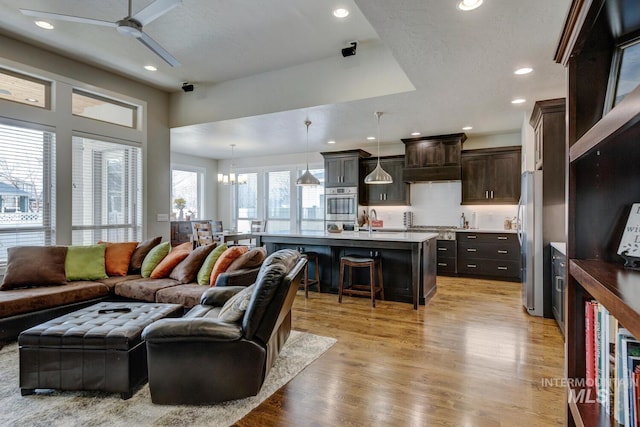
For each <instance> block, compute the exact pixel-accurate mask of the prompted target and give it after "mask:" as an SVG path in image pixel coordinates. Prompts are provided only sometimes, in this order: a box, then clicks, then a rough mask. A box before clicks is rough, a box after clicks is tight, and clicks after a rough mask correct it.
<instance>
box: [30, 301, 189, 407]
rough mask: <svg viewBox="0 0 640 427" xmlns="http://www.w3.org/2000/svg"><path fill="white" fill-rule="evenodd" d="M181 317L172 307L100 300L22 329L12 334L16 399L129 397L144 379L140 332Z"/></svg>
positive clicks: (144, 356) (178, 308) (177, 308)
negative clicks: (54, 394) (84, 394)
mask: <svg viewBox="0 0 640 427" xmlns="http://www.w3.org/2000/svg"><path fill="white" fill-rule="evenodd" d="M118 309H120V310H118ZM182 313H183V307H182V306H181V305H178V304H154V303H143V302H119V303H115V302H102V303H98V304H95V305H92V306H90V307H86V308H83V309H81V310H78V311H75V312H73V313H69V314H66V315H64V316H61V317H58V318H56V319H52V320H50V321H48V322H45V323H43V324H41V325H38V326H34V327H33V328H30V329H27V330H26V331H23V332H22V333H21V334H20V335H19V336H18V345H19V347H20V390H21V392H22V395H23V396H25V395H28V394H33V393H34V391H35V389H38V388H52V389H59V390H100V391H106V392H112V393H121V395H122V398H123V399H128V398H130V397H131V396H132V395H133V390H134V389H135V388H136V387H138V386H140V385H142V384H144V383H145V382H146V381H147V351H146V345H145V343H144V342H143V341H142V338H141V336H140V335H141V333H142V330H143V329H144V328H145V327H146V326H148V325H150V324H151V323H153V322H155V321H156V320H159V319H162V318H165V317H180V316H181V315H182Z"/></svg>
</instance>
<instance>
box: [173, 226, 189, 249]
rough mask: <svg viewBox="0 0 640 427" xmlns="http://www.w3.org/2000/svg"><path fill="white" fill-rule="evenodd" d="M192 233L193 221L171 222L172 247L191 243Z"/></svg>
mask: <svg viewBox="0 0 640 427" xmlns="http://www.w3.org/2000/svg"><path fill="white" fill-rule="evenodd" d="M192 233H193V231H192V230H191V221H171V246H178V245H179V244H181V243H185V242H190V241H191V235H192Z"/></svg>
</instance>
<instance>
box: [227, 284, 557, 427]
mask: <svg viewBox="0 0 640 427" xmlns="http://www.w3.org/2000/svg"><path fill="white" fill-rule="evenodd" d="M437 283H438V291H437V294H436V295H435V296H434V297H433V299H432V300H431V301H430V302H429V303H428V304H427V305H426V306H420V307H419V309H418V310H417V311H415V310H413V309H412V305H411V304H405V303H396V302H387V301H378V302H377V304H376V308H375V309H373V308H371V302H370V300H369V299H368V298H359V297H348V296H347V297H344V298H343V302H342V304H338V301H337V300H338V297H337V295H334V294H324V293H323V294H318V293H316V292H314V291H311V292H309V298H308V299H306V300H305V298H304V292H303V291H300V292H298V295H297V297H296V301H295V304H294V309H293V327H294V329H297V330H301V331H307V332H311V333H314V334H318V335H325V336H331V337H335V338H337V340H338V342H337V343H336V344H335V345H334V346H333V347H332V348H331V349H329V351H327V352H326V353H325V354H324V355H322V356H321V357H320V358H319V359H318V360H316V361H315V362H314V363H312V364H311V365H310V366H308V367H307V368H306V369H305V370H304V371H303V372H301V373H300V374H299V375H297V376H296V377H295V378H294V379H293V380H292V381H291V382H290V383H289V384H287V385H285V386H284V387H283V388H281V389H280V390H278V391H277V392H276V393H275V394H274V395H273V396H271V397H270V398H269V399H267V400H266V401H265V402H263V403H262V404H261V405H260V406H259V407H258V408H256V409H255V410H253V411H252V412H251V413H250V414H248V415H247V416H246V417H245V418H243V419H242V420H241V421H240V422H238V423H237V425H238V426H252V427H253V426H469V427H471V426H474V427H475V426H510V427H511V426H527V427H533V426H555V425H564V421H565V419H566V415H565V408H566V405H565V403H564V402H565V389H564V388H561V387H548V386H544V385H543V383H542V380H543V378H554V379H555V378H557V379H561V378H562V377H563V366H564V344H563V339H562V335H561V333H560V331H559V329H558V327H557V325H556V324H555V322H554V321H553V320H552V319H542V318H538V317H532V316H529V315H528V314H526V313H525V312H524V311H523V309H522V305H521V303H520V286H521V285H520V284H519V283H510V282H499V281H489V280H476V279H463V278H448V277H440V276H439V277H438V282H437Z"/></svg>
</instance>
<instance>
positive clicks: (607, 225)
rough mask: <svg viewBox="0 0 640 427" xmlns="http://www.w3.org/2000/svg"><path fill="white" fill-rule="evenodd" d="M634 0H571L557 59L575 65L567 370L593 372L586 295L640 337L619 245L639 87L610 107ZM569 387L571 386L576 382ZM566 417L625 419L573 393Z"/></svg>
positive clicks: (630, 189) (637, 284)
mask: <svg viewBox="0 0 640 427" xmlns="http://www.w3.org/2000/svg"><path fill="white" fill-rule="evenodd" d="M634 7H636V5H635V2H626V1H624V0H573V2H572V4H571V6H570V9H569V12H568V15H567V19H566V21H565V26H564V30H563V33H562V36H561V39H560V43H559V45H558V49H557V51H556V55H555V60H556V62H559V63H561V64H563V65H564V66H565V67H566V73H567V112H566V121H567V151H566V160H567V175H568V177H567V183H568V184H567V185H568V187H567V190H568V191H567V219H568V222H567V223H568V227H567V258H568V259H569V260H570V261H569V264H568V266H569V268H568V269H567V277H566V282H565V283H566V286H567V287H566V299H565V328H566V341H565V358H566V359H565V372H566V376H567V378H568V379H580V378H585V314H584V313H585V308H584V307H585V306H584V303H585V301H588V300H591V299H595V300H598V301H599V302H600V303H601V304H602V305H604V307H605V308H606V309H607V310H609V312H610V313H611V315H612V316H614V317H615V318H616V319H617V320H618V322H619V323H620V325H622V326H624V327H625V328H627V329H629V331H630V332H631V333H632V334H633V335H634V336H635V337H637V338H640V272H638V271H630V270H625V269H624V268H623V267H622V265H623V261H622V259H621V258H620V257H619V256H618V255H617V254H616V252H617V248H618V244H619V242H620V238H621V236H622V232H623V228H624V225H625V222H626V219H627V215H628V213H629V209H630V207H631V204H632V203H634V202H639V201H640V185H639V183H640V87H636V88H635V90H633V91H631V92H630V93H629V94H628V95H627V96H626V97H625V98H624V100H622V101H621V102H619V103H618V104H617V105H616V106H615V107H613V108H608V106H607V99H608V96H607V93H608V92H610V91H611V84H610V74H611V70H612V63H613V62H614V60H615V58H616V51H617V46H618V45H619V44H620V43H621V42H626V41H629V40H631V39H633V38H636V37H638V36H639V35H640V14H638V13H637V11H634V10H632V9H633V8H634ZM570 392H571V390H570ZM567 405H568V411H567V421H568V422H567V425H569V426H618V425H619V424H618V423H617V422H616V421H615V420H614V419H613V417H612V416H610V415H609V414H607V413H606V412H605V410H604V408H603V407H602V406H601V405H599V404H598V403H575V402H571V400H570V399H568V400H567Z"/></svg>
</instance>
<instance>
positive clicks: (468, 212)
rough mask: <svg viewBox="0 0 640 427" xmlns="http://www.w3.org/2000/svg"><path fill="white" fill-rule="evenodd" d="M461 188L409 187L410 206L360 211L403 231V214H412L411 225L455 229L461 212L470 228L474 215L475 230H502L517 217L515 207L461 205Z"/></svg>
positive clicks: (455, 183) (437, 184)
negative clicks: (507, 219)
mask: <svg viewBox="0 0 640 427" xmlns="http://www.w3.org/2000/svg"><path fill="white" fill-rule="evenodd" d="M461 186H462V183H461V182H460V181H452V182H433V183H416V184H411V185H410V189H411V206H373V207H366V206H361V207H360V209H367V210H368V209H371V208H373V209H375V210H376V213H377V215H378V219H382V220H383V221H384V227H385V228H403V227H404V224H403V215H404V213H405V212H406V211H411V212H412V213H413V224H414V225H442V226H452V227H457V226H458V224H459V222H460V215H461V214H462V213H463V212H464V216H465V217H466V219H467V221H469V224H470V225H473V224H472V223H471V219H472V217H473V213H474V212H475V214H476V219H477V228H481V229H498V230H502V229H503V228H504V220H505V219H506V218H513V217H514V216H516V214H517V210H518V207H517V206H516V205H464V206H463V205H460V202H461V200H462V188H461Z"/></svg>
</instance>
